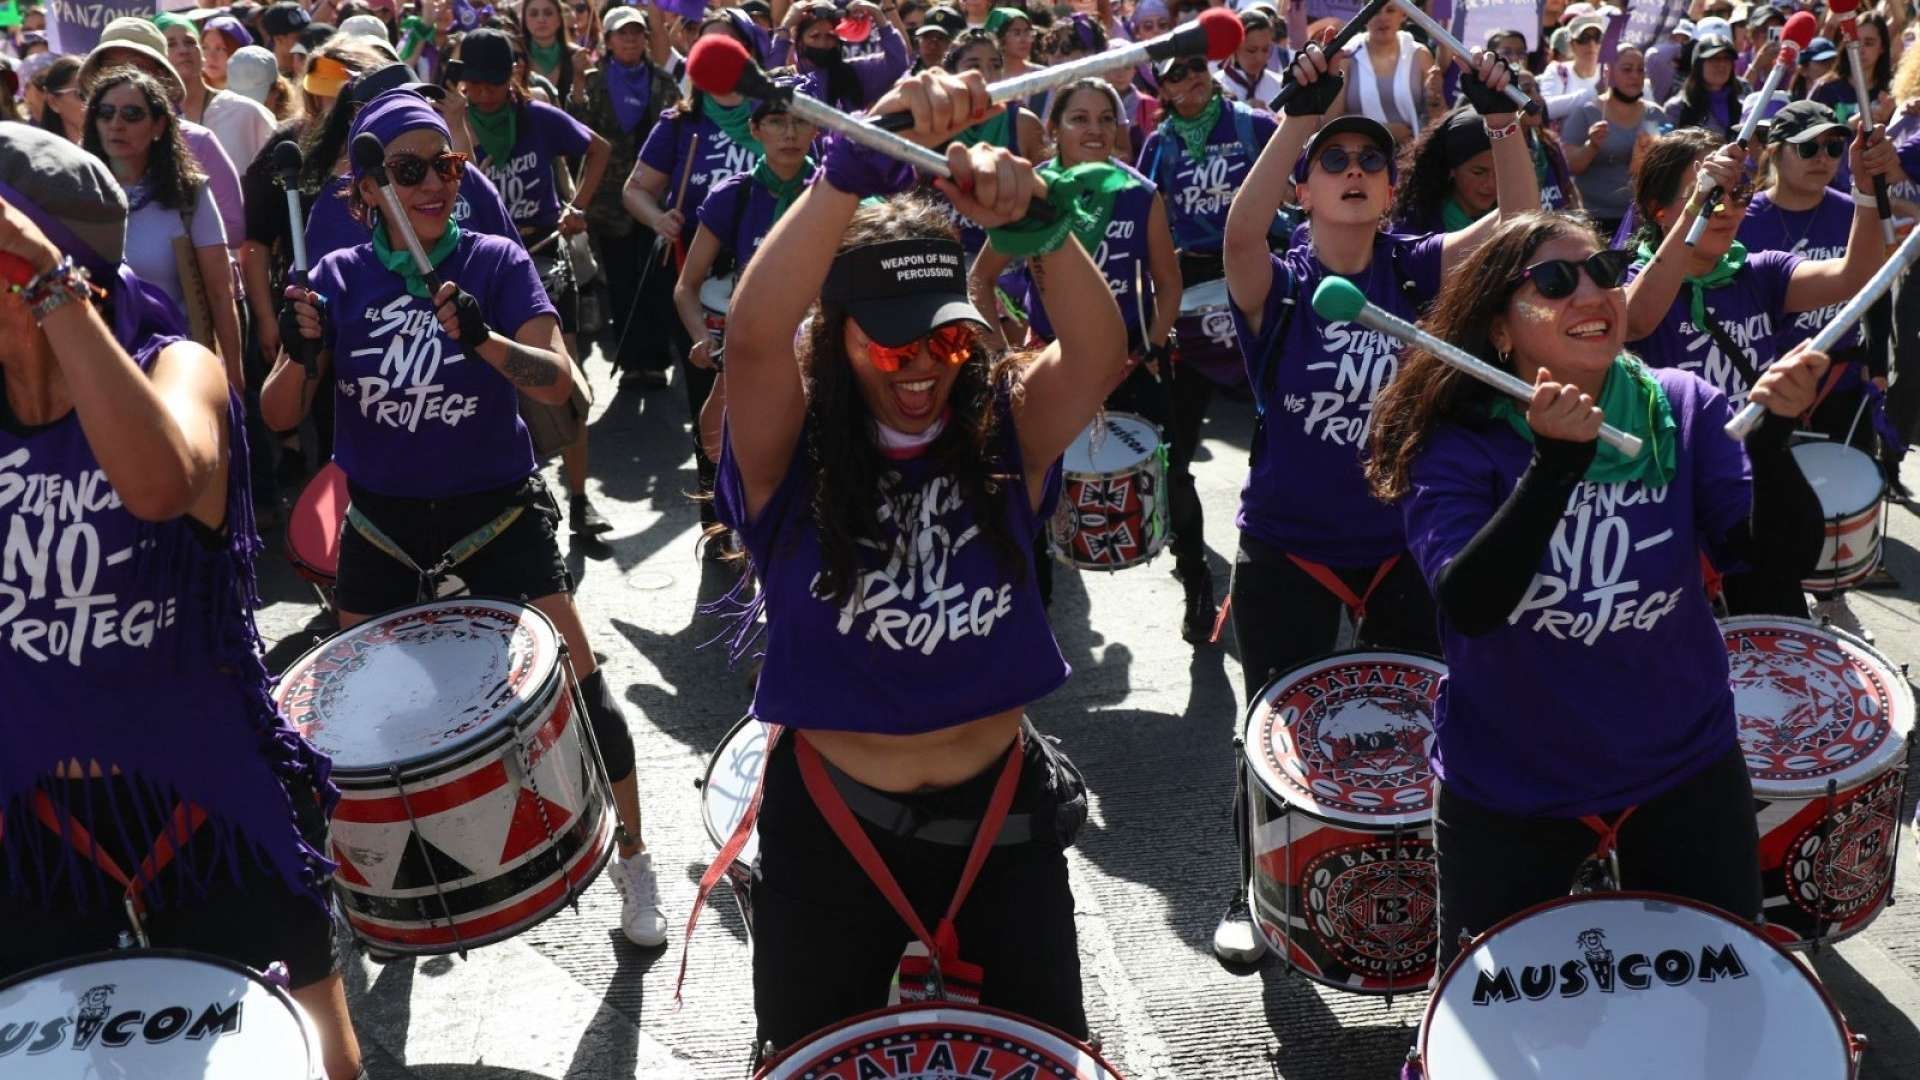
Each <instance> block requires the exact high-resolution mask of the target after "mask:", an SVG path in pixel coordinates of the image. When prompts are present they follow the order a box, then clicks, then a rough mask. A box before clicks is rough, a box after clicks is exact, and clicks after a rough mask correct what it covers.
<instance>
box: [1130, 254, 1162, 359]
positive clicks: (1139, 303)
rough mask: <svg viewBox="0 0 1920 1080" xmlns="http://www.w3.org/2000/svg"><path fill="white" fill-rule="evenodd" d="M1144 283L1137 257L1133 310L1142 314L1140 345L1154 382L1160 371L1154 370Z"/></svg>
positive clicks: (1134, 274) (1135, 261) (1134, 268)
mask: <svg viewBox="0 0 1920 1080" xmlns="http://www.w3.org/2000/svg"><path fill="white" fill-rule="evenodd" d="M1143 284H1144V279H1143V278H1142V276H1141V274H1140V260H1139V259H1135V260H1133V310H1134V311H1135V312H1136V313H1138V315H1139V316H1140V347H1141V348H1143V349H1145V350H1146V351H1147V354H1148V355H1147V362H1146V369H1147V374H1149V375H1151V376H1153V381H1154V382H1159V381H1160V373H1159V372H1158V371H1155V370H1154V364H1153V355H1152V354H1153V343H1152V342H1151V341H1149V340H1148V331H1149V330H1151V329H1152V327H1151V326H1150V325H1149V324H1148V322H1147V291H1146V289H1144V288H1142V285H1143ZM1155 306H1156V307H1157V306H1158V304H1157V303H1156V305H1155Z"/></svg>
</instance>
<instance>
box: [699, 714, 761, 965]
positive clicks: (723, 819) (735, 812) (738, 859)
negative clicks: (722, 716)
mask: <svg viewBox="0 0 1920 1080" xmlns="http://www.w3.org/2000/svg"><path fill="white" fill-rule="evenodd" d="M766 771H767V725H765V724H763V723H761V722H760V721H759V720H758V719H757V718H756V717H754V716H752V715H748V716H743V717H741V718H740V721H739V722H738V723H736V724H734V725H733V730H731V731H729V732H727V737H726V738H725V739H723V740H721V742H720V745H719V746H717V747H715V748H714V751H713V756H712V757H710V758H708V759H707V772H706V775H705V776H704V777H703V778H702V779H701V781H700V785H699V787H700V820H701V821H702V822H703V823H704V824H705V825H706V827H707V839H709V840H711V841H713V849H714V850H715V851H719V850H720V849H722V848H724V847H726V844H727V840H728V838H729V837H731V836H733V833H734V830H735V829H737V828H738V827H739V825H740V819H742V818H744V817H746V815H747V807H748V806H750V805H751V804H752V803H753V794H754V792H755V791H758V790H759V788H760V777H761V776H762V775H764V774H765V773H766ZM759 854H760V831H759V830H758V829H754V830H751V831H749V832H748V833H747V841H746V846H745V847H742V848H741V849H740V852H739V854H737V855H735V856H734V859H733V863H732V865H730V866H728V867H727V883H728V884H729V885H731V886H732V887H733V896H734V899H735V900H736V901H737V902H738V903H739V905H740V917H741V919H742V920H743V921H744V922H745V923H746V925H747V929H748V930H749V931H751V930H752V929H753V901H752V899H751V894H750V893H749V892H748V887H749V886H751V885H752V884H753V861H754V859H756V858H758V857H759Z"/></svg>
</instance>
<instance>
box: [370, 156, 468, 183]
mask: <svg viewBox="0 0 1920 1080" xmlns="http://www.w3.org/2000/svg"><path fill="white" fill-rule="evenodd" d="M428 169H432V170H433V172H434V175H435V176H438V177H439V178H440V179H442V180H444V181H446V182H447V183H449V184H451V183H454V182H455V181H457V180H459V179H460V178H461V177H462V176H465V175H466V173H467V155H465V154H456V153H453V152H451V151H447V150H443V151H441V152H440V153H438V154H435V155H434V156H433V157H431V158H423V157H420V156H418V155H416V154H395V155H394V156H392V157H390V158H388V159H387V176H389V177H390V178H392V180H393V182H394V183H396V184H398V185H400V186H401V187H415V186H417V185H418V184H419V183H420V182H421V181H422V180H425V179H426V178H427V170H428Z"/></svg>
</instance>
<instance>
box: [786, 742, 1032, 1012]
mask: <svg viewBox="0 0 1920 1080" xmlns="http://www.w3.org/2000/svg"><path fill="white" fill-rule="evenodd" d="M793 750H794V757H795V758H796V759H797V760H798V762H799V764H800V778H801V779H802V780H804V781H805V782H806V785H807V794H808V795H810V796H812V797H813V805H814V806H815V807H817V808H818V809H819V810H820V815H821V816H822V817H824V818H826V819H827V824H828V825H830V826H832V827H833V832H834V835H835V836H838V837H839V838H840V843H841V844H843V845H845V847H846V849H847V854H849V855H852V856H853V858H854V861H856V862H858V863H859V864H860V869H862V870H864V871H866V873H867V878H868V880H870V881H872V882H873V884H874V887H875V888H877V889H879V890H880V895H882V896H884V897H886V898H887V903H888V904H889V905H890V906H892V908H893V910H894V912H895V913H896V914H898V915H899V916H900V920H901V921H902V922H904V923H906V924H907V928H908V929H910V930H912V931H913V934H914V936H915V937H917V938H919V939H920V943H921V944H922V945H924V946H926V948H927V956H928V958H929V961H930V963H931V964H932V980H931V988H932V993H933V996H934V997H935V998H936V999H940V1000H945V999H946V992H945V988H944V985H943V983H942V980H941V976H940V972H941V966H942V965H943V964H944V965H946V966H948V967H955V966H957V965H958V964H959V963H960V935H959V933H958V932H957V931H956V930H955V929H954V926H953V920H954V918H955V916H957V915H959V914H960V906H961V905H962V904H964V903H965V902H966V899H967V893H968V892H970V891H972V889H973V882H974V879H975V878H977V877H978V876H979V875H980V867H981V866H982V865H983V864H985V863H986V861H987V852H988V851H990V850H992V848H993V842H994V839H995V838H996V837H998V836H999V834H1000V826H1001V824H1002V823H1004V822H1005V821H1006V819H1007V811H1008V810H1009V809H1011V808H1012V806H1013V792H1014V789H1015V788H1017V787H1019V785H1020V763H1021V760H1022V759H1023V758H1024V757H1025V756H1026V731H1025V729H1024V728H1023V729H1022V730H1021V731H1020V733H1019V734H1018V735H1016V736H1015V737H1014V740H1013V745H1012V746H1011V747H1009V748H1008V749H1007V761H1006V764H1005V765H1004V766H1003V767H1002V768H1001V770H1000V779H999V780H998V781H996V782H995V784H994V786H993V797H992V798H990V799H989V800H988V801H987V811H986V814H985V815H983V816H982V817H981V819H980V831H979V832H977V833H975V834H974V837H973V847H972V848H971V849H969V850H968V852H967V865H966V868H965V869H964V870H962V871H961V873H960V883H959V885H957V886H955V888H954V890H953V899H952V900H951V901H949V902H948V904H947V913H946V915H944V916H942V917H941V919H940V925H939V926H938V927H937V928H936V929H935V930H934V932H933V933H931V934H929V933H928V932H927V924H926V923H924V922H922V921H921V920H920V915H919V913H918V912H916V911H914V910H913V904H912V903H911V902H910V901H908V900H907V896H906V894H905V893H904V892H902V891H901V890H900V883H899V882H898V881H895V880H894V877H893V872H892V871H890V870H888V869H887V864H886V861H885V860H883V859H882V858H881V857H880V852H879V851H877V850H875V848H874V846H873V840H872V838H871V837H869V836H868V835H867V834H866V831H865V830H864V829H862V828H861V827H860V823H859V822H858V821H855V820H854V817H853V811H851V810H849V809H847V803H846V800H844V799H842V798H841V797H840V792H839V791H838V790H836V789H835V788H834V786H833V781H832V780H831V779H830V778H829V777H828V776H827V770H826V766H825V764H824V763H823V762H822V761H821V759H820V752H819V751H818V750H815V749H814V748H813V744H812V743H810V742H808V741H807V740H806V738H805V737H804V736H802V737H800V738H799V739H798V740H797V741H796V742H795V743H794V745H793Z"/></svg>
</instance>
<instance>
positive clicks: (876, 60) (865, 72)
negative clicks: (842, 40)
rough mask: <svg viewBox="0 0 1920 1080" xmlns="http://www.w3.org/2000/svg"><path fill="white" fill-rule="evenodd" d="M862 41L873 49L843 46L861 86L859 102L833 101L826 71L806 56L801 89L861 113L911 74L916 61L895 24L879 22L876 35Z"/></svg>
mask: <svg viewBox="0 0 1920 1080" xmlns="http://www.w3.org/2000/svg"><path fill="white" fill-rule="evenodd" d="M862 44H863V46H871V48H862V49H860V50H859V51H858V52H856V50H855V49H854V48H853V47H852V46H850V45H843V46H842V48H843V50H844V52H843V53H842V55H843V56H845V57H846V64H847V67H848V68H850V69H852V71H853V76H854V82H855V83H856V84H857V85H858V86H859V88H860V92H859V98H860V99H859V100H858V101H829V100H828V98H829V95H828V93H827V73H826V71H825V70H824V69H822V68H818V67H815V66H814V65H813V63H812V62H811V61H809V60H807V59H806V58H805V57H800V58H799V60H798V64H799V67H800V69H801V75H800V92H801V93H803V94H805V95H807V96H808V97H810V98H813V99H814V100H815V101H826V102H827V104H829V105H832V106H833V107H835V108H837V109H842V110H845V111H847V112H860V111H862V110H864V109H866V108H867V106H869V105H872V104H873V103H874V102H876V101H879V100H880V98H881V95H883V94H885V93H886V92H887V91H888V90H890V89H892V88H893V84H894V81H895V80H897V79H898V78H900V76H902V75H905V74H906V73H907V65H908V64H910V63H912V57H910V56H908V55H907V43H906V40H905V39H903V38H902V37H901V36H900V31H898V30H895V29H894V28H893V25H892V24H891V23H884V22H877V23H875V24H874V28H873V34H872V36H871V37H869V38H867V40H866V41H865V42H863V43H862Z"/></svg>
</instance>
